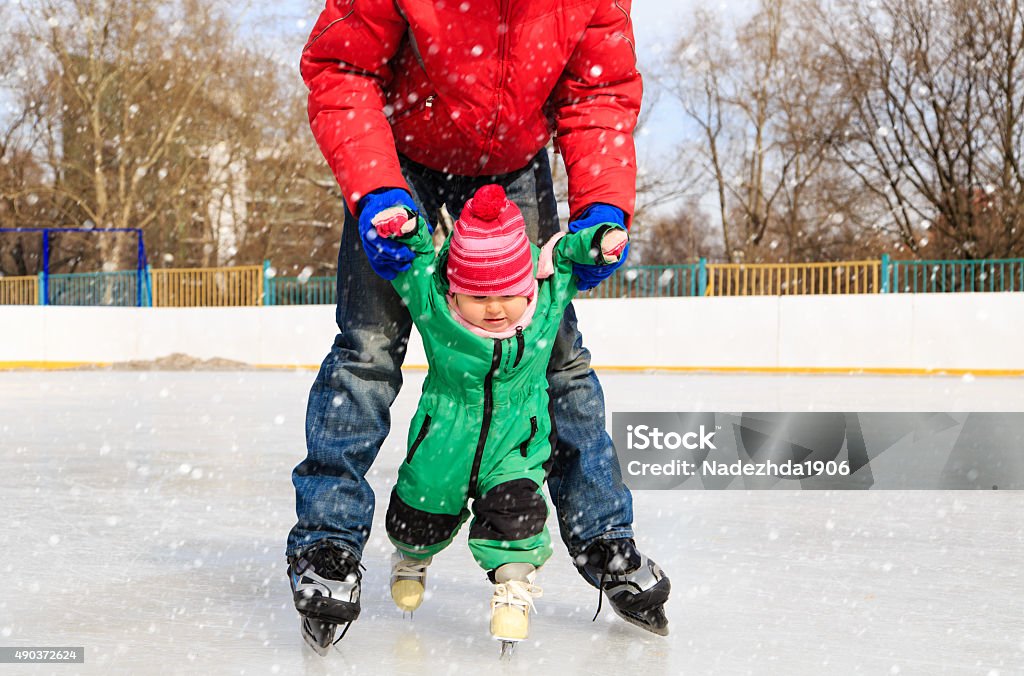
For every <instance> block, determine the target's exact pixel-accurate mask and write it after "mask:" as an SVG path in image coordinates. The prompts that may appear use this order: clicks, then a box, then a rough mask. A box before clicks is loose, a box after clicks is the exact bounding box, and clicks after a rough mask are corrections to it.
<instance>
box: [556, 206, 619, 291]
mask: <svg viewBox="0 0 1024 676" xmlns="http://www.w3.org/2000/svg"><path fill="white" fill-rule="evenodd" d="M595 225H610V226H614V227H619V228H622V229H625V228H626V215H625V214H624V213H623V212H622V209H619V208H618V207H613V206H611V205H610V204H592V205H590V206H589V207H587V208H586V209H584V210H583V213H582V214H580V217H579V218H578V219H577V220H575V221H570V222H569V232H579V231H580V230H586V229H587V228H592V227H594V226H595ZM628 255H629V244H626V248H625V249H623V250H622V255H621V256H619V260H617V261H616V262H614V263H609V264H607V265H599V264H597V263H595V264H593V265H583V264H581V263H573V265H572V271H573V272H574V273H576V276H577V277H579V280H580V282H579V285H578V287H579V290H580V291H588V290H590V289H593V288H594V287H595V286H597V285H598V284H600V283H601V282H603V281H604V280H606V279H608V278H609V277H611V276H612V275H613V274H615V271H616V270H618V269H619V268H620V267H621V266H622V264H623V263H624V262H625V261H626V256H628Z"/></svg>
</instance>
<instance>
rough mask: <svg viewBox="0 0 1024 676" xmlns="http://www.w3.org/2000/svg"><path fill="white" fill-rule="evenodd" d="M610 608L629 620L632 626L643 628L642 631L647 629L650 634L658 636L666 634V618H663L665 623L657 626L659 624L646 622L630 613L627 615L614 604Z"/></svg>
mask: <svg viewBox="0 0 1024 676" xmlns="http://www.w3.org/2000/svg"><path fill="white" fill-rule="evenodd" d="M612 610H614V611H615V614H616V615H618V616H619V617H621V618H622V619H623V620H625V621H626V622H629V623H630V624H632V625H633V626H634V627H639V628H641V629H643V630H644V631H649V632H651V633H652V634H657V635H658V636H668V620H667V619H666V620H665V624H664V625H663V626H660V627H659V626H655V625H651V624H648V623H646V622H644V621H643V620H641V619H640V618H638V617H633V616H632V615H629V614H628V613H624V612H622V611H620V610H619V609H618V608H616V607H615V605H614V604H612Z"/></svg>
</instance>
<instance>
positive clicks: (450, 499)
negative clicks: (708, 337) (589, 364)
mask: <svg viewBox="0 0 1024 676" xmlns="http://www.w3.org/2000/svg"><path fill="white" fill-rule="evenodd" d="M607 229H608V226H596V227H594V228H590V229H588V230H583V231H581V232H578V233H573V234H568V235H565V236H564V237H562V238H561V239H560V240H558V241H557V242H556V243H555V245H554V248H553V251H552V256H551V260H552V262H553V264H554V265H553V267H554V272H553V274H552V275H551V276H549V277H547V278H545V279H540V280H538V284H537V298H536V300H535V302H536V307H535V310H534V314H533V318H532V321H531V322H530V323H529V324H528V325H527V326H526V327H523V328H519V327H517V329H516V333H515V335H513V336H511V337H509V338H503V339H497V338H487V337H483V336H480V335H477V334H475V333H473V332H472V331H470V330H469V329H467V328H465V327H464V326H462V325H461V324H459V322H458V321H457V320H456V319H455V318H454V317H453V316H452V314H451V310H450V309H449V307H448V302H447V295H446V294H447V292H448V280H447V276H446V274H445V271H446V267H447V265H446V264H447V257H448V245H449V243H450V240H449V242H445V244H444V247H442V249H441V252H440V253H439V254H438V255H436V256H435V253H434V246H433V241H432V239H431V235H430V234H429V232H428V231H427V228H426V226H425V224H424V222H423V221H422V220H421V221H420V223H419V227H418V228H417V230H416V231H415V232H413V233H411V234H409V235H407V236H405V237H404V238H402V240H401V241H403V242H404V243H406V244H408V245H409V247H410V248H411V249H412V250H413V251H414V252H416V254H417V255H416V258H415V259H414V261H413V263H412V266H411V268H410V269H409V270H408V271H406V272H403V273H400V274H399V275H398V276H397V277H396V278H395V279H394V281H393V282H392V284H393V285H394V287H395V289H396V290H397V291H398V293H399V295H400V296H401V297H402V300H403V301H404V303H405V304H406V305H407V306H408V308H409V312H410V314H411V315H412V319H413V321H414V322H415V324H416V327H417V328H418V329H419V333H420V336H421V337H422V338H423V346H424V348H425V350H426V355H427V361H428V363H429V371H428V373H427V377H426V380H425V382H424V383H423V393H422V396H421V397H420V401H419V406H418V408H417V409H416V414H415V416H414V417H413V420H412V424H411V425H410V427H409V442H408V452H407V455H406V458H405V461H404V462H403V463H402V465H401V468H400V469H399V471H398V482H397V484H396V486H395V489H394V491H393V492H392V494H391V502H390V505H389V506H388V513H387V531H388V535H389V536H390V538H391V541H392V542H393V543H394V544H395V546H396V547H398V548H399V549H400V550H402V551H403V552H404V553H405V554H407V555H408V556H411V557H414V558H425V557H427V556H432V555H434V554H436V553H437V552H439V551H441V550H442V549H444V548H445V547H446V546H447V545H448V543H449V542H451V540H452V538H453V537H454V535H455V533H456V532H457V531H458V529H459V527H460V526H461V525H462V523H463V521H465V520H466V518H468V517H469V514H470V513H469V510H468V509H467V508H466V505H467V502H468V500H469V499H470V498H472V499H473V506H472V511H473V521H472V523H471V524H470V532H469V548H470V551H471V552H472V553H473V557H474V558H475V559H476V561H477V563H479V564H480V565H481V566H482V567H483V568H484V569H485V570H494V569H496V568H498V566H501V565H502V564H505V563H512V562H527V563H532V564H533V565H535V566H538V567H539V566H540V565H541V564H542V563H544V562H545V561H546V560H547V558H548V557H549V556H550V555H551V537H550V535H549V534H548V531H547V527H546V526H545V521H546V519H547V513H548V509H547V504H546V502H545V500H544V496H543V493H542V491H541V487H542V486H543V485H544V480H545V477H546V474H547V469H548V464H549V461H550V457H551V449H552V445H553V443H554V435H553V433H552V425H551V415H550V411H549V401H548V394H547V386H548V383H547V368H548V362H549V361H550V357H551V350H552V347H553V345H554V342H555V336H556V334H557V333H558V328H559V326H560V324H561V322H562V315H563V314H564V312H565V308H566V306H568V304H569V302H570V301H571V300H572V298H573V296H574V295H575V294H576V291H577V280H576V277H575V276H574V275H573V274H572V264H573V263H574V262H576V263H583V264H589V265H593V264H595V258H594V256H593V255H592V254H591V246H592V244H593V243H594V242H595V241H597V242H599V241H600V239H599V238H600V237H601V236H603V233H604V232H606V231H607ZM531 249H532V253H533V262H534V271H535V272H536V270H537V269H538V268H537V265H538V257H539V256H540V250H539V249H538V248H537V247H536V246H533V245H531Z"/></svg>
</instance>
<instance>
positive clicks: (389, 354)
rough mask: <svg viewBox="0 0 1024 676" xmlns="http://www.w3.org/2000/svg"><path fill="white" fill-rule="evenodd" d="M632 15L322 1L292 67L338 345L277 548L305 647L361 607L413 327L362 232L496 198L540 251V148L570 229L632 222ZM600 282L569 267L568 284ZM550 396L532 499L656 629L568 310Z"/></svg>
mask: <svg viewBox="0 0 1024 676" xmlns="http://www.w3.org/2000/svg"><path fill="white" fill-rule="evenodd" d="M629 10H630V0H434V1H428V0H330V1H329V2H328V3H327V6H326V8H325V9H324V11H323V12H322V14H321V15H320V17H319V19H318V20H317V22H316V25H315V26H314V28H313V31H312V33H311V35H310V39H309V42H308V43H307V44H306V47H305V49H304V50H303V53H302V61H301V69H302V76H303V78H304V80H305V82H306V84H307V86H308V87H309V90H310V95H309V118H310V125H311V127H312V130H313V134H314V136H315V137H316V140H317V142H318V144H319V145H320V149H321V150H322V151H323V153H324V156H325V157H326V158H327V161H328V163H329V164H330V166H331V169H332V170H333V172H334V175H335V177H336V178H337V180H338V183H339V185H340V186H341V189H342V192H343V195H344V198H345V227H344V230H343V235H342V242H341V250H340V253H339V262H338V311H337V321H338V326H339V329H340V333H339V334H338V335H337V337H336V338H335V342H334V346H333V348H332V350H331V352H330V354H328V356H327V358H326V359H325V360H324V362H323V365H322V367H321V369H320V373H319V375H318V376H317V379H316V382H315V383H314V385H313V388H312V390H311V392H310V398H309V404H308V408H307V424H306V436H307V451H308V454H307V457H306V459H305V460H304V461H303V462H302V463H300V464H299V465H298V466H297V467H296V468H295V471H294V472H293V483H294V485H295V489H296V511H297V514H298V523H297V524H296V525H295V527H294V528H293V529H292V531H291V533H290V534H289V538H288V548H287V556H288V560H289V572H290V578H291V582H292V589H293V593H294V598H295V603H296V607H297V609H298V610H299V612H300V614H301V615H302V616H303V623H302V626H303V630H304V635H305V637H306V639H307V641H309V642H310V643H311V645H313V646H314V647H315V648H318V649H324V648H326V646H327V645H329V643H330V642H331V640H332V639H333V636H334V631H335V626H336V625H338V624H342V625H345V626H346V628H347V625H348V623H350V622H351V621H352V620H354V619H355V618H356V616H357V615H358V612H359V600H358V599H359V583H360V575H359V559H360V557H361V554H362V550H363V546H364V544H365V541H366V537H367V535H368V533H369V529H370V522H371V518H372V514H373V503H374V496H373V491H372V489H371V488H370V486H369V484H368V482H367V481H366V479H365V475H366V472H367V471H368V470H369V468H370V465H371V464H372V462H373V460H374V458H375V457H376V454H377V452H378V450H379V448H380V445H381V443H382V442H383V440H384V438H385V437H386V436H387V434H388V430H389V413H388V408H389V406H390V404H391V403H392V402H393V401H394V398H395V396H397V393H398V389H399V387H400V386H401V372H400V366H401V362H402V359H403V358H404V354H405V345H406V343H407V340H408V335H409V331H410V327H411V321H410V318H409V314H408V312H407V311H406V309H405V308H404V307H402V305H401V302H400V300H399V298H398V296H397V295H396V294H395V292H394V291H393V289H392V287H391V286H390V285H389V284H387V282H386V281H385V280H386V279H391V278H393V277H394V276H395V275H396V274H397V273H398V271H400V270H404V269H406V267H407V266H408V264H409V261H411V259H412V257H413V254H412V252H410V251H409V250H408V249H407V248H406V247H405V246H404V245H402V244H401V243H399V242H397V241H395V240H382V239H379V238H378V239H375V237H374V236H375V231H374V229H373V228H372V227H370V224H371V221H372V219H373V217H374V216H376V215H377V214H378V213H380V212H381V211H383V210H384V209H386V208H390V207H394V206H404V207H405V208H406V209H408V210H409V211H410V212H418V213H420V214H422V215H423V216H425V217H426V218H427V219H428V220H429V221H432V222H437V218H438V213H439V210H440V208H441V206H442V205H446V206H447V209H448V211H449V212H450V213H451V214H452V216H453V217H458V214H459V212H460V211H461V209H462V206H463V204H464V203H465V202H466V200H467V199H468V198H469V197H470V196H471V195H472V194H473V193H474V192H475V190H476V189H477V188H478V187H479V186H481V185H484V184H487V183H498V184H500V185H502V186H503V187H504V188H505V191H506V194H507V195H508V198H509V199H511V200H513V201H514V202H516V204H517V206H519V208H520V210H521V211H522V212H523V215H524V217H525V219H526V222H527V228H528V232H529V233H530V236H531V237H532V238H533V239H534V241H536V242H538V243H539V242H540V241H542V240H546V239H547V238H548V237H550V236H551V235H552V234H554V232H557V230H558V217H557V205H556V204H555V198H554V191H553V187H552V178H551V170H550V166H549V160H548V154H547V150H546V145H547V143H548V142H549V140H550V139H551V138H552V136H554V138H555V145H556V147H557V149H558V150H559V151H560V152H561V155H562V157H563V160H564V162H565V166H566V171H567V174H568V178H569V209H570V214H571V217H570V222H569V229H570V230H578V229H581V228H585V227H590V226H592V225H595V224H600V223H618V224H621V225H625V226H627V227H628V225H629V222H630V218H631V215H632V212H633V207H634V201H635V183H636V154H635V148H634V144H633V138H632V134H633V130H634V128H635V127H636V120H637V114H638V112H639V108H640V98H641V92H642V84H641V79H640V74H639V73H638V72H637V70H636V53H635V48H634V42H633V33H632V26H631V22H630V16H629ZM622 259H623V260H624V259H625V255H623V256H622ZM615 267H616V266H597V265H594V266H585V265H580V266H577V268H576V273H577V275H578V276H579V277H580V288H581V289H586V288H591V287H593V286H594V285H596V284H597V283H599V282H600V281H601V280H602V279H604V278H605V277H607V276H608V275H609V274H611V273H612V272H613V271H614V268H615ZM374 273H376V274H374ZM549 385H550V394H551V400H552V402H553V408H554V410H553V419H554V422H555V426H556V429H557V439H556V440H555V439H553V440H552V441H553V445H554V448H553V456H552V458H553V461H554V462H553V465H552V468H551V473H550V476H549V478H548V487H549V490H550V493H551V497H552V502H553V504H554V505H555V509H556V512H557V515H558V519H559V529H560V532H561V535H562V539H563V541H564V542H565V544H566V546H567V548H568V550H569V553H570V554H571V555H572V556H573V557H574V562H575V564H576V567H577V569H578V570H579V571H580V573H581V574H582V575H583V577H584V578H585V579H586V580H587V581H588V582H590V583H591V584H592V585H593V586H595V587H598V588H599V589H601V590H602V591H603V592H604V593H605V594H606V596H607V597H608V598H609V600H610V602H611V605H612V606H613V608H614V609H615V611H616V612H617V613H618V614H619V615H620V616H622V617H623V618H624V619H626V620H627V621H629V622H632V623H633V624H637V625H638V626H641V627H643V628H645V629H649V630H651V631H654V632H655V633H660V634H664V633H667V626H668V625H667V620H666V618H665V614H664V609H663V605H664V603H665V601H666V600H667V598H668V593H669V581H668V578H667V577H665V576H664V574H663V573H662V571H661V569H660V568H659V567H658V566H657V564H655V563H654V562H653V561H650V560H649V559H648V558H647V557H646V556H644V555H643V554H641V553H640V552H638V551H637V549H636V547H635V544H634V542H633V539H632V538H633V531H632V520H633V515H632V497H631V495H630V493H629V491H628V489H627V488H626V487H625V486H624V485H623V484H622V480H621V476H620V474H619V469H618V464H617V461H616V457H615V452H614V448H613V446H612V443H611V439H610V438H609V437H608V435H607V433H606V432H605V417H604V396H603V393H602V391H601V386H600V383H599V382H598V380H597V377H596V376H595V374H594V372H593V370H592V369H591V368H590V354H589V352H588V351H587V350H586V349H585V348H584V347H583V345H582V338H581V336H580V334H579V331H578V329H577V327H576V317H575V312H574V310H573V309H572V307H571V306H570V308H569V309H568V310H567V312H566V315H565V318H564V320H563V326H562V330H561V331H560V333H559V338H558V344H557V345H556V346H555V348H554V352H553V355H552V361H551V372H550V377H549ZM470 497H473V498H478V497H481V496H470Z"/></svg>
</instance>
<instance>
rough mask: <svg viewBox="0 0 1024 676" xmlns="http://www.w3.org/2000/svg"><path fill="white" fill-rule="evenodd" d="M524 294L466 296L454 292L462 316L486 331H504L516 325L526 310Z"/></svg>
mask: <svg viewBox="0 0 1024 676" xmlns="http://www.w3.org/2000/svg"><path fill="white" fill-rule="evenodd" d="M527 303H528V301H527V298H526V296H467V295H464V294H461V293H457V294H455V304H456V305H457V306H458V308H459V312H460V313H461V314H462V316H463V318H465V320H466V321H467V322H469V323H470V324H472V325H473V326H479V327H480V328H481V329H487V330H488V331H504V330H506V329H510V328H512V327H513V326H515V325H516V322H518V321H519V319H520V318H521V317H522V316H523V313H524V312H526V306H527Z"/></svg>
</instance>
